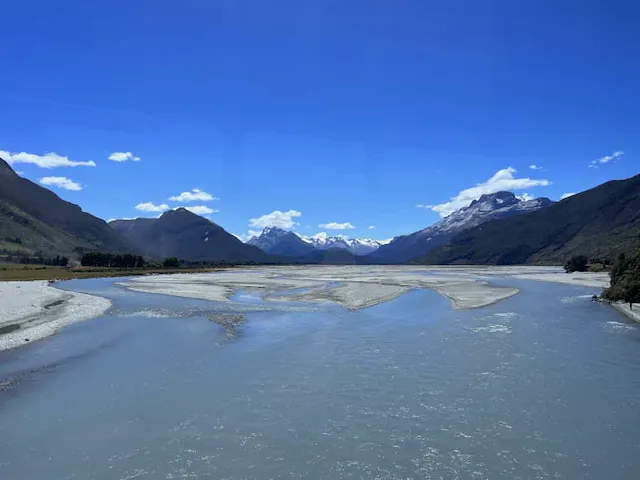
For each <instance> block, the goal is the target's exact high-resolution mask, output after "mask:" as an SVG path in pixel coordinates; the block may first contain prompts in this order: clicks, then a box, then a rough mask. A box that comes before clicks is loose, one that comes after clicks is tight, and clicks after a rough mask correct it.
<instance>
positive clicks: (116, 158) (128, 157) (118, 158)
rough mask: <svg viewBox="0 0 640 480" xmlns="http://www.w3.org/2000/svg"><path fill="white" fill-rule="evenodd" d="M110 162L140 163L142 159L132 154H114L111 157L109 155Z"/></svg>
mask: <svg viewBox="0 0 640 480" xmlns="http://www.w3.org/2000/svg"><path fill="white" fill-rule="evenodd" d="M109 160H111V161H113V162H128V161H131V162H139V161H140V157H136V156H135V155H134V154H133V153H131V152H113V153H112V154H111V155H109Z"/></svg>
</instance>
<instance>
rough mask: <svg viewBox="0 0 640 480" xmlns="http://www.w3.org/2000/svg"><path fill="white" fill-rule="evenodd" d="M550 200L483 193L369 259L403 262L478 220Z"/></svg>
mask: <svg viewBox="0 0 640 480" xmlns="http://www.w3.org/2000/svg"><path fill="white" fill-rule="evenodd" d="M552 203H553V202H552V201H551V200H549V199H548V198H536V199H534V200H525V199H522V198H518V197H516V196H515V195H514V194H513V193H511V192H497V193H492V194H489V195H482V196H481V197H480V198H479V199H478V200H474V201H473V202H471V204H470V205H469V206H467V207H463V208H461V209H459V210H456V211H455V212H453V213H452V214H451V215H449V216H447V217H445V218H443V219H442V220H440V221H438V222H436V223H434V224H433V225H431V226H429V227H427V228H424V229H422V230H419V231H417V232H415V233H412V234H410V235H403V236H400V237H396V238H394V239H393V240H392V241H391V242H390V243H389V244H388V245H386V246H383V247H381V248H379V249H378V250H377V251H375V252H374V253H373V254H372V258H375V260H378V261H386V262H406V261H408V260H411V259H412V258H415V257H417V256H420V255H424V254H426V253H427V252H428V251H429V250H432V249H434V248H436V247H438V246H440V245H442V244H443V243H446V242H447V241H448V240H449V239H450V238H451V237H453V236H454V235H455V234H457V233H460V232H462V231H464V230H467V229H469V228H472V227H475V226H477V225H480V224H481V223H485V222H488V221H490V220H496V219H498V218H504V217H508V216H512V215H519V214H523V213H527V212H533V211H536V210H539V209H541V208H544V207H547V206H549V205H551V204H552Z"/></svg>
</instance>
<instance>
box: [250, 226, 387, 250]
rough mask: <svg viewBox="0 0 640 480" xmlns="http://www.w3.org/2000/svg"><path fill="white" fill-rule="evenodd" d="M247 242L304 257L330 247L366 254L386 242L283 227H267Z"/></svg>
mask: <svg viewBox="0 0 640 480" xmlns="http://www.w3.org/2000/svg"><path fill="white" fill-rule="evenodd" d="M247 243H248V244H249V245H254V246H256V247H259V248H260V249H262V250H263V251H265V252H266V253H269V254H271V255H282V256H286V257H304V256H305V255H309V254H311V253H313V252H316V251H318V250H330V249H343V250H347V251H349V252H350V253H352V254H354V255H366V254H368V253H371V252H373V251H375V250H377V249H378V248H379V247H380V246H381V245H384V243H386V242H383V241H380V240H373V239H370V238H351V237H347V236H344V235H340V236H333V237H331V236H329V235H327V234H326V233H319V234H317V235H314V236H312V237H305V236H300V235H298V234H296V233H294V232H291V231H288V230H283V229H282V228H278V227H266V228H265V229H264V230H263V231H262V233H261V234H260V235H258V236H254V237H251V238H250V239H249V240H248V241H247Z"/></svg>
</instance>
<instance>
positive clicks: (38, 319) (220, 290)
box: [0, 266, 638, 350]
mask: <svg viewBox="0 0 640 480" xmlns="http://www.w3.org/2000/svg"><path fill="white" fill-rule="evenodd" d="M505 277H506V278H509V277H511V278H516V279H525V280H536V281H548V282H559V283H569V284H575V285H585V286H589V287H605V286H607V285H608V283H609V278H608V275H607V274H606V273H576V274H566V273H563V272H562V269H561V268H559V267H525V266H518V267H484V266H479V267H458V266H455V267H421V266H277V267H255V268H254V267H251V268H237V269H227V270H221V271H217V272H211V273H184V274H168V275H149V276H144V277H135V278H128V279H127V280H126V281H123V282H122V283H120V284H119V285H121V286H123V287H125V288H128V289H130V290H134V291H139V292H145V293H156V294H162V295H172V296H178V297H186V298H197V299H204V300H213V301H219V302H228V301H231V300H232V297H233V295H234V293H236V292H239V291H246V292H252V293H254V294H257V295H258V296H260V297H261V298H263V299H264V300H266V301H277V302H289V301H291V302H331V303H336V304H338V305H341V306H343V307H345V308H348V309H351V310H358V309H362V308H367V307H370V306H373V305H377V304H379V303H382V302H387V301H389V300H392V299H394V298H396V297H399V296H400V295H402V294H404V293H406V292H408V291H410V290H413V289H431V290H434V291H436V292H438V293H440V294H441V295H444V296H446V297H448V298H449V299H450V300H451V302H452V305H453V307H454V308H464V309H466V308H479V307H484V306H487V305H490V304H492V303H495V302H499V301H501V300H503V299H505V298H508V297H511V296H512V295H516V294H517V293H518V292H519V290H518V289H517V288H514V287H504V286H497V285H495V284H494V282H492V280H494V279H498V278H505ZM109 306H110V301H109V300H106V299H103V298H99V297H94V296H90V295H85V294H80V293H74V292H67V291H62V290H58V289H56V288H53V287H52V286H50V285H49V283H48V282H46V281H29V282H0V350H3V349H7V348H12V347H16V346H19V345H23V344H24V343H26V342H28V341H29V342H30V341H33V340H36V339H39V338H44V337H46V336H48V335H52V334H53V333H55V332H56V331H57V330H58V329H59V328H61V327H63V326H64V325H67V324H70V323H73V322H77V321H81V320H86V319H89V318H93V317H97V316H100V315H102V314H103V313H104V312H105V311H106V310H107V309H108V308H109ZM616 308H617V309H618V310H619V311H621V312H622V313H624V314H626V315H628V316H630V317H632V318H634V319H635V320H638V313H637V312H635V311H631V310H629V308H628V307H620V308H618V307H616Z"/></svg>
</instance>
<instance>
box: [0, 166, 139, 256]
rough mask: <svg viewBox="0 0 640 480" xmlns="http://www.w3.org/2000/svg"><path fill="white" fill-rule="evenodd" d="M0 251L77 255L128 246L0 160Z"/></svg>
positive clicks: (121, 249)
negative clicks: (83, 252) (89, 251)
mask: <svg viewBox="0 0 640 480" xmlns="http://www.w3.org/2000/svg"><path fill="white" fill-rule="evenodd" d="M0 248H2V249H4V250H6V251H12V252H16V253H23V254H33V253H35V252H41V253H43V254H49V255H63V254H64V255H69V256H78V252H80V251H87V250H101V251H106V252H126V251H130V250H131V246H130V245H129V244H128V242H126V241H125V240H124V239H123V238H122V237H120V235H118V234H117V233H116V232H114V231H113V229H111V228H109V226H108V225H107V224H106V222H105V221H104V220H101V219H99V218H97V217H94V216H93V215H91V214H89V213H86V212H83V211H82V209H81V208H80V207H79V206H78V205H75V204H73V203H70V202H67V201H65V200H62V199H61V198H60V197H58V196H57V195H56V194H55V193H53V192H52V191H50V190H47V189H46V188H44V187H41V186H40V185H36V184H35V183H33V182H31V181H30V180H27V179H25V178H22V177H20V176H19V175H17V174H16V173H15V172H14V171H13V169H12V168H11V167H10V166H9V164H7V163H6V162H5V161H4V160H2V159H0Z"/></svg>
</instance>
